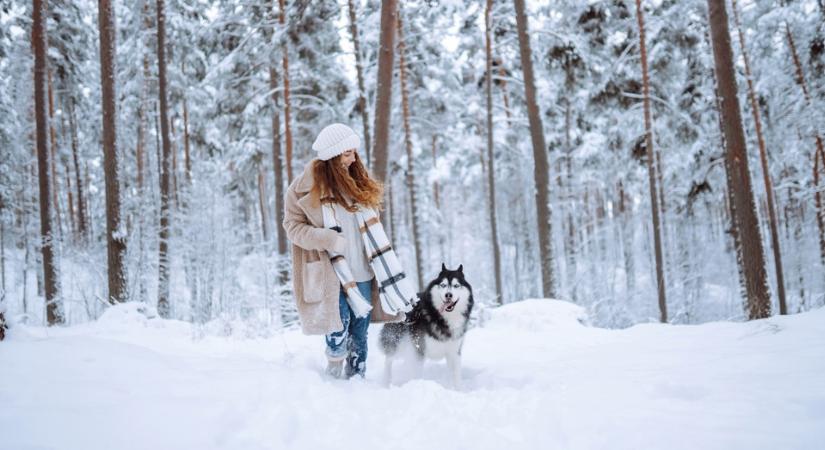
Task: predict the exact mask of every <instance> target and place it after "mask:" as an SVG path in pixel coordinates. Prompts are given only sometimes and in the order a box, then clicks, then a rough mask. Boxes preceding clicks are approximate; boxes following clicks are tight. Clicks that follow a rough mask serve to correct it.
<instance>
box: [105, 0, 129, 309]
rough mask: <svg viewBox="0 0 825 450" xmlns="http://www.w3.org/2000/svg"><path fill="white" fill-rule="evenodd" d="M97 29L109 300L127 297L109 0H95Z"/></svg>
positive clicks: (111, 19)
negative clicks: (101, 102)
mask: <svg viewBox="0 0 825 450" xmlns="http://www.w3.org/2000/svg"><path fill="white" fill-rule="evenodd" d="M98 11H99V12H98V28H99V30H100V83H101V86H100V90H101V93H102V101H103V105H102V108H101V110H102V112H103V117H102V120H103V167H104V174H105V176H106V247H107V261H108V266H109V271H108V272H109V302H110V303H117V302H124V301H126V276H125V273H124V267H123V256H124V254H125V253H126V236H125V234H126V232H125V230H123V229H121V223H120V221H121V217H120V175H119V171H118V164H117V128H116V124H117V105H116V103H115V102H116V101H117V93H116V92H115V75H116V73H117V72H116V71H115V60H116V58H117V55H116V54H115V48H116V43H115V38H116V36H117V31H116V30H115V11H114V6H113V5H112V4H111V1H110V0H99V1H98Z"/></svg>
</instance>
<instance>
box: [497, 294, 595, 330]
mask: <svg viewBox="0 0 825 450" xmlns="http://www.w3.org/2000/svg"><path fill="white" fill-rule="evenodd" d="M489 313H490V320H489V322H488V324H487V325H486V327H488V328H515V329H520V330H530V331H541V330H550V329H555V330H570V329H576V328H582V327H584V326H586V325H588V324H589V320H588V316H587V310H585V309H584V308H583V307H581V306H579V305H575V304H573V303H570V302H566V301H563V300H552V299H546V298H533V299H527V300H523V301H520V302H515V303H508V304H506V305H504V306H501V307H499V308H496V309H493V310H491V311H489Z"/></svg>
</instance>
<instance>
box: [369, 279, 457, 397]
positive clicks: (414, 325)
mask: <svg viewBox="0 0 825 450" xmlns="http://www.w3.org/2000/svg"><path fill="white" fill-rule="evenodd" d="M418 297H419V299H420V300H419V302H418V303H417V304H416V305H415V307H414V308H413V310H412V311H410V312H409V313H407V320H406V321H405V322H403V323H388V324H386V325H384V328H382V329H381V337H380V339H381V349H382V350H383V351H384V354H385V355H386V361H385V365H384V382H385V383H386V384H387V385H389V384H390V382H391V381H392V364H393V359H394V358H395V357H397V356H398V354H399V349H400V348H401V347H402V346H403V345H404V344H405V343H409V344H412V347H413V348H414V349H415V352H414V353H415V355H416V362H417V368H418V372H419V374H420V372H421V370H422V368H423V364H424V359H436V360H437V359H441V358H446V359H447V367H448V369H449V370H450V372H451V376H452V382H453V385H454V387H455V388H457V389H458V388H461V346H462V344H463V343H464V334H465V333H466V332H467V326H468V325H469V322H470V313H471V312H472V310H473V289H472V287H471V286H470V284H469V283H467V281H466V280H465V279H464V272H463V266H458V269H457V270H447V268H446V266H444V264H442V265H441V272H440V273H439V274H438V276H437V277H436V278H435V279H434V280H432V281H431V282H430V283H429V285H428V286H427V288H426V289H425V291H424V292H423V293H420V294H418Z"/></svg>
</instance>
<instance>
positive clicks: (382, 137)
mask: <svg viewBox="0 0 825 450" xmlns="http://www.w3.org/2000/svg"><path fill="white" fill-rule="evenodd" d="M397 13H398V11H397V7H396V0H383V1H382V2H381V34H380V37H379V42H378V45H379V50H378V78H377V82H378V86H377V87H376V89H375V108H374V114H375V125H374V126H373V130H374V131H375V144H374V145H373V146H372V149H373V154H372V158H373V160H372V172H373V175H374V176H375V179H376V180H378V181H380V182H381V183H385V182H387V169H388V159H387V158H388V155H387V152H388V151H389V148H388V147H389V139H390V116H391V115H392V111H391V108H392V69H393V63H394V53H395V25H396V18H395V16H396V14H397ZM387 194H388V195H389V192H388V193H387Z"/></svg>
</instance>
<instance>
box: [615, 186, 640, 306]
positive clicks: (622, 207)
mask: <svg viewBox="0 0 825 450" xmlns="http://www.w3.org/2000/svg"><path fill="white" fill-rule="evenodd" d="M627 199H628V197H627V195H626V194H625V191H624V185H623V184H622V182H621V180H620V181H619V226H620V227H621V239H622V250H623V256H624V271H625V285H626V288H627V292H628V294H632V293H633V292H634V291H635V290H636V264H635V261H634V259H633V230H632V227H631V226H630V223H629V222H630V219H631V208H630V207H629V205H628V202H627Z"/></svg>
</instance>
